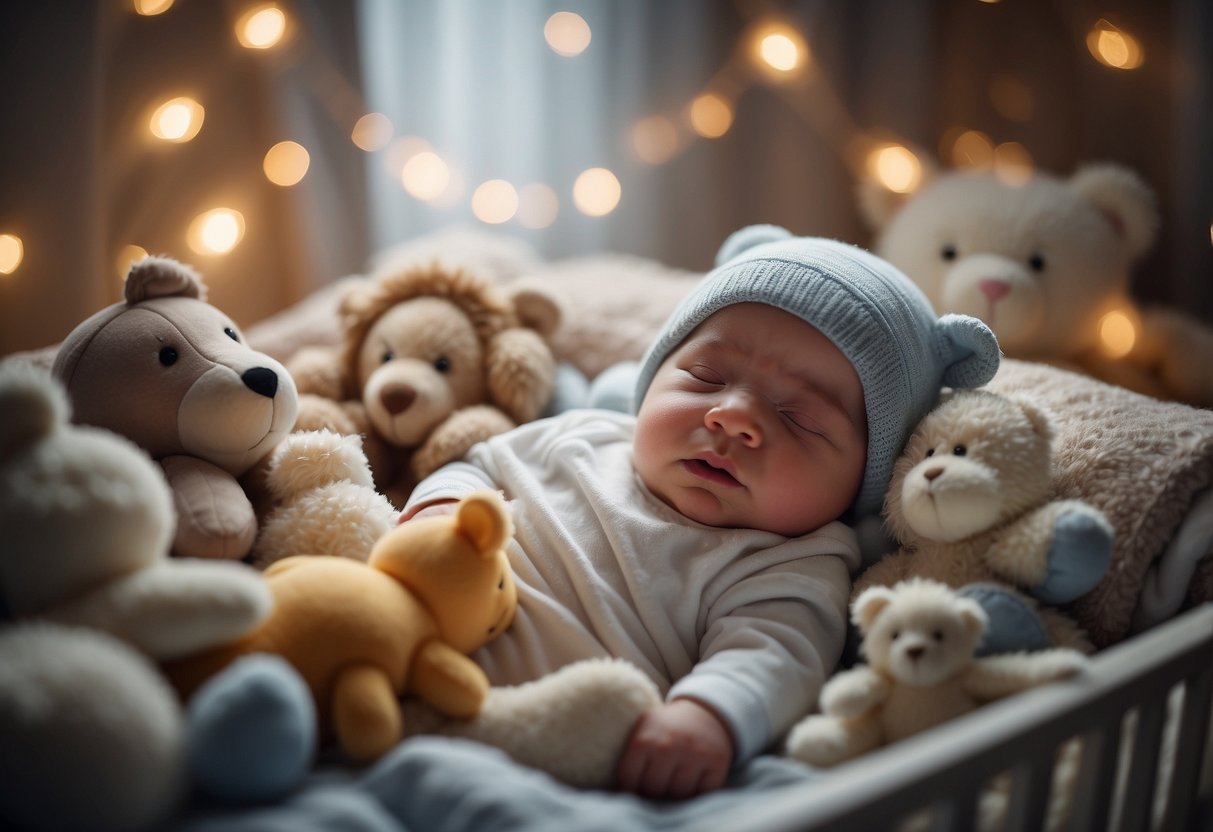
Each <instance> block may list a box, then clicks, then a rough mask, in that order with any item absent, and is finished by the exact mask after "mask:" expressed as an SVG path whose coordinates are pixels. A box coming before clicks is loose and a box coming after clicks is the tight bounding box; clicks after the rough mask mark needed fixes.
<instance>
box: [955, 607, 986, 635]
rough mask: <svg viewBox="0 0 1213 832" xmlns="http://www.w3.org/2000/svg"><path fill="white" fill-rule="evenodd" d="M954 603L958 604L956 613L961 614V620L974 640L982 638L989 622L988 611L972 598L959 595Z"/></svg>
mask: <svg viewBox="0 0 1213 832" xmlns="http://www.w3.org/2000/svg"><path fill="white" fill-rule="evenodd" d="M952 603H954V604H955V605H956V614H957V615H958V616H960V622H961V624H963V625H964V628H965V632H966V633H968V634H969V635H970V636H971V637H972V638H973V640H974V641H978V640H980V639H981V637H982V636H983V635H984V634H985V631H986V627H987V626H988V624H989V619H988V618H987V617H986V611H985V610H983V609H982V608H981V604H979V603H977V602H976V601H974V600H973V599H972V598H963V597H961V596H957V597H956V598H955V600H953V602H952Z"/></svg>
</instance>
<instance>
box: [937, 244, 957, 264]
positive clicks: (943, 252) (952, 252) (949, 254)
mask: <svg viewBox="0 0 1213 832" xmlns="http://www.w3.org/2000/svg"><path fill="white" fill-rule="evenodd" d="M939 256H940V257H942V258H943V259H944V260H955V259H956V246H953V245H947V246H944V247H943V248H941V249H940V250H939Z"/></svg>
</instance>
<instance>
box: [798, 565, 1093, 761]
mask: <svg viewBox="0 0 1213 832" xmlns="http://www.w3.org/2000/svg"><path fill="white" fill-rule="evenodd" d="M852 617H853V619H854V621H855V624H856V626H857V627H858V628H859V631H860V633H861V634H862V635H863V636H864V641H863V644H862V645H861V647H860V652H861V653H862V654H863V655H864V656H866V657H867V659H868V662H869V664H867V665H857V666H856V667H854V668H852V669H850V670H846V671H843V672H841V673H838V674H836V675H835V676H833V677H832V678H831V679H830V680H829V681H828V682H827V683H826V685H825V687H824V688H823V689H822V691H821V699H820V704H821V710H822V713H821V714H813V715H810V716H808V717H806V718H805V719H803V720H801V722H799V723H798V724H797V725H796V726H795V727H793V729H792V731H791V732H790V733H789V735H788V739H787V745H786V753H787V754H788V756H790V757H794V758H796V759H798V760H801V761H802V762H805V763H808V764H810V765H813V766H818V767H823V768H824V767H829V766H834V765H837V764H839V763H842V762H844V761H846V760H850V759H852V758H854V757H857V756H859V755H861V754H864V753H866V752H868V751H871V750H873V749H875V748H878V747H880V746H882V745H886V744H888V743H891V742H896V741H897V740H900V739H904V738H905V737H909V736H911V735H913V734H917V733H918V732H920V731H924V730H926V729H928V728H932V727H934V726H936V725H939V724H941V723H943V722H946V721H947V720H949V719H952V718H954V717H957V716H960V715H962V714H965V713H968V712H969V711H972V710H974V709H976V708H978V707H980V706H981V705H983V704H986V703H988V702H992V701H994V700H996V699H1001V698H1003V697H1005V696H1010V695H1011V694H1014V693H1018V692H1019V691H1022V690H1026V689H1027V688H1031V687H1035V686H1037V685H1041V684H1044V683H1046V682H1050V681H1054V680H1056V679H1061V678H1064V677H1067V676H1071V675H1073V674H1075V673H1077V672H1079V671H1081V670H1082V669H1083V668H1084V667H1085V666H1086V658H1085V657H1084V656H1083V655H1082V654H1081V653H1079V652H1077V651H1075V650H1070V649H1068V648H1057V649H1053V650H1043V651H1040V652H1037V653H1010V654H1004V655H999V656H992V657H989V658H982V659H975V658H974V655H973V654H974V651H975V650H976V648H977V645H978V643H979V642H980V641H981V637H982V634H983V633H984V631H985V626H986V616H985V613H984V612H982V610H981V607H980V606H979V605H978V604H977V603H976V602H975V601H972V600H969V599H967V598H963V597H961V596H959V595H957V594H956V593H955V592H953V591H952V590H951V589H949V588H948V587H947V586H945V585H944V584H941V583H938V582H936V581H930V580H926V579H921V578H914V579H911V580H908V581H903V582H901V583H899V584H897V585H896V586H894V587H892V588H889V587H883V586H876V587H871V588H869V589H867V590H866V591H864V592H863V593H862V594H861V595H860V596H859V598H858V599H857V600H856V601H855V603H854V605H853V607H852Z"/></svg>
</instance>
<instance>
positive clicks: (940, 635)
mask: <svg viewBox="0 0 1213 832" xmlns="http://www.w3.org/2000/svg"><path fill="white" fill-rule="evenodd" d="M931 635H932V636H934V637H935V640H936V641H943V630H936V631H935V632H933V633H931Z"/></svg>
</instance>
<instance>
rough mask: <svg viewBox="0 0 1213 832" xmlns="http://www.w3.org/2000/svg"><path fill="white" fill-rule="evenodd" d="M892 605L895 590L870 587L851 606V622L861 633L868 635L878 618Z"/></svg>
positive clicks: (885, 587)
mask: <svg viewBox="0 0 1213 832" xmlns="http://www.w3.org/2000/svg"><path fill="white" fill-rule="evenodd" d="M891 603H893V590H891V589H889V588H888V587H887V586H870V587H868V588H867V589H865V590H864V591H863V592H861V593H859V597H858V598H856V599H855V603H854V604H852V605H851V620H852V621H854V622H855V626H856V627H858V628H859V632H861V633H863V634H864V635H867V634H868V631H869V630H871V628H872V623H873V622H874V621H876V617H877V616H879V615H880V613H881V612H882V611H883V610H884V608H885V607H887V606H888V605H889V604H891Z"/></svg>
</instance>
